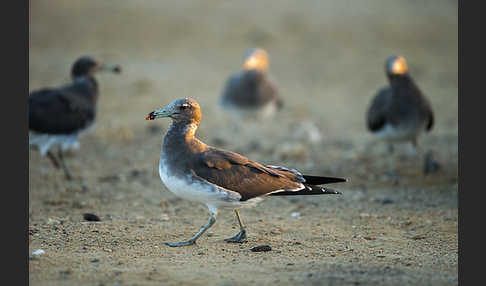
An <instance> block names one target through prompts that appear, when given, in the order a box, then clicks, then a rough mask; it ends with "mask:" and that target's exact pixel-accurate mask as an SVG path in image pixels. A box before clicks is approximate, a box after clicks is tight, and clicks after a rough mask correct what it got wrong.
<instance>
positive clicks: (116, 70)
mask: <svg viewBox="0 0 486 286" xmlns="http://www.w3.org/2000/svg"><path fill="white" fill-rule="evenodd" d="M98 71H107V72H112V73H121V71H122V68H121V66H119V65H110V64H101V65H100V66H99V68H98Z"/></svg>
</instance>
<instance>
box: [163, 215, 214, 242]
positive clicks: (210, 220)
mask: <svg viewBox="0 0 486 286" xmlns="http://www.w3.org/2000/svg"><path fill="white" fill-rule="evenodd" d="M215 222H216V214H215V213H214V212H210V216H209V221H208V223H207V224H206V225H205V226H203V227H202V228H201V230H200V231H199V232H198V233H196V234H195V235H194V236H193V237H191V238H190V239H189V240H187V241H181V242H176V243H170V242H166V243H165V244H166V245H168V246H170V247H180V246H186V245H191V244H195V243H196V240H197V239H198V238H199V237H200V236H201V235H203V233H205V232H206V230H208V229H209V228H210V227H211V226H213V224H214V223H215Z"/></svg>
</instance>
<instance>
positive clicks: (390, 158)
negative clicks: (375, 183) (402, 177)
mask: <svg viewBox="0 0 486 286" xmlns="http://www.w3.org/2000/svg"><path fill="white" fill-rule="evenodd" d="M393 153H394V148H393V144H392V143H388V173H387V175H388V176H389V177H390V178H391V179H397V178H398V174H397V173H396V171H395V164H394V161H393Z"/></svg>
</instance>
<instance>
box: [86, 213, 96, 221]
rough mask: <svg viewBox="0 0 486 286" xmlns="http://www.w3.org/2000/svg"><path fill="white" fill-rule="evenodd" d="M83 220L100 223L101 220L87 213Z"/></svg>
mask: <svg viewBox="0 0 486 286" xmlns="http://www.w3.org/2000/svg"><path fill="white" fill-rule="evenodd" d="M83 218H84V219H85V220H87V221H100V218H99V217H98V216H97V215H95V214H90V213H85V214H83Z"/></svg>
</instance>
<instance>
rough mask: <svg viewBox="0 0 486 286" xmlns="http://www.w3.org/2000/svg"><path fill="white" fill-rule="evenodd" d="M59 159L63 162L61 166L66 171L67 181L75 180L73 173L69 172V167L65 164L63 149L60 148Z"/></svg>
mask: <svg viewBox="0 0 486 286" xmlns="http://www.w3.org/2000/svg"><path fill="white" fill-rule="evenodd" d="M59 159H60V160H61V165H62V168H63V169H64V174H65V175H66V179H67V180H68V181H71V179H72V178H73V177H72V176H71V172H70V171H69V169H68V167H67V165H66V162H64V157H63V155H62V149H61V147H60V146H59Z"/></svg>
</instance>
